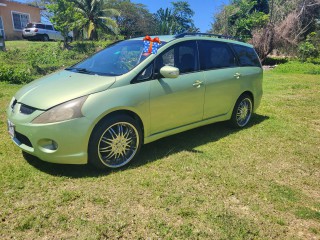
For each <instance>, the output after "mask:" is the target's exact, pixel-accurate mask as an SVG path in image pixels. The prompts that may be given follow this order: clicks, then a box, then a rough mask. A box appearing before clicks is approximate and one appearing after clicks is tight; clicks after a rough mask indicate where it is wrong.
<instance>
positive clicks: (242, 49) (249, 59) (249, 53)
mask: <svg viewBox="0 0 320 240" xmlns="http://www.w3.org/2000/svg"><path fill="white" fill-rule="evenodd" d="M233 49H234V50H235V52H236V54H237V55H238V58H239V62H240V65H241V66H256V67H261V64H260V61H259V58H258V56H257V54H256V52H255V51H254V49H253V48H250V47H246V46H241V45H236V44H233Z"/></svg>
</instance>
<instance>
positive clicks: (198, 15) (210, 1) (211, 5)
mask: <svg viewBox="0 0 320 240" xmlns="http://www.w3.org/2000/svg"><path fill="white" fill-rule="evenodd" d="M20 1H21V2H28V0H20ZM184 1H187V2H188V3H189V4H190V6H191V9H192V10H193V11H194V12H195V14H194V17H193V20H194V23H195V25H196V27H198V28H200V31H201V32H206V31H207V30H209V29H210V28H211V23H212V22H213V14H214V13H215V12H217V11H218V10H219V8H220V7H221V6H222V5H223V4H227V3H228V2H229V0H189V1H188V0H184ZM131 2H134V3H142V4H144V5H146V7H147V8H148V9H149V11H150V12H151V13H155V12H156V11H157V10H158V9H160V8H167V7H171V6H172V4H171V2H176V0H157V1H156V0H131Z"/></svg>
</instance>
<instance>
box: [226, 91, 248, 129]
mask: <svg viewBox="0 0 320 240" xmlns="http://www.w3.org/2000/svg"><path fill="white" fill-rule="evenodd" d="M252 109H253V101H252V98H251V97H250V96H249V95H248V94H242V95H241V96H240V97H239V98H238V100H237V102H236V104H235V106H234V108H233V112H232V116H231V119H230V124H231V126H232V127H235V128H243V127H245V126H246V125H247V124H248V123H249V121H250V119H251V115H252Z"/></svg>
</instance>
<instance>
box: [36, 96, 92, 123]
mask: <svg viewBox="0 0 320 240" xmlns="http://www.w3.org/2000/svg"><path fill="white" fill-rule="evenodd" d="M87 97H88V96H84V97H81V98H77V99H74V100H71V101H68V102H65V103H62V104H60V105H57V106H55V107H53V108H51V109H49V110H48V111H46V112H44V113H42V114H41V115H39V116H38V117H36V118H35V119H33V121H32V123H53V122H61V121H65V120H70V119H74V118H80V117H83V115H82V112H81V108H82V105H83V104H84V102H85V101H86V100H87Z"/></svg>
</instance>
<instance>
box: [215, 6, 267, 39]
mask: <svg viewBox="0 0 320 240" xmlns="http://www.w3.org/2000/svg"><path fill="white" fill-rule="evenodd" d="M267 3H268V2H267V1H265V0H260V1H252V0H234V1H232V3H231V4H230V5H226V6H224V7H223V9H222V11H221V12H219V13H217V14H216V15H215V16H214V19H215V22H214V24H213V25H212V28H211V30H210V32H214V33H220V34H224V35H233V36H236V37H238V38H241V39H244V40H247V39H250V38H252V30H253V29H255V28H261V27H263V26H265V25H266V24H267V22H268V21H269V15H268V12H269V7H267V6H266V5H267Z"/></svg>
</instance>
